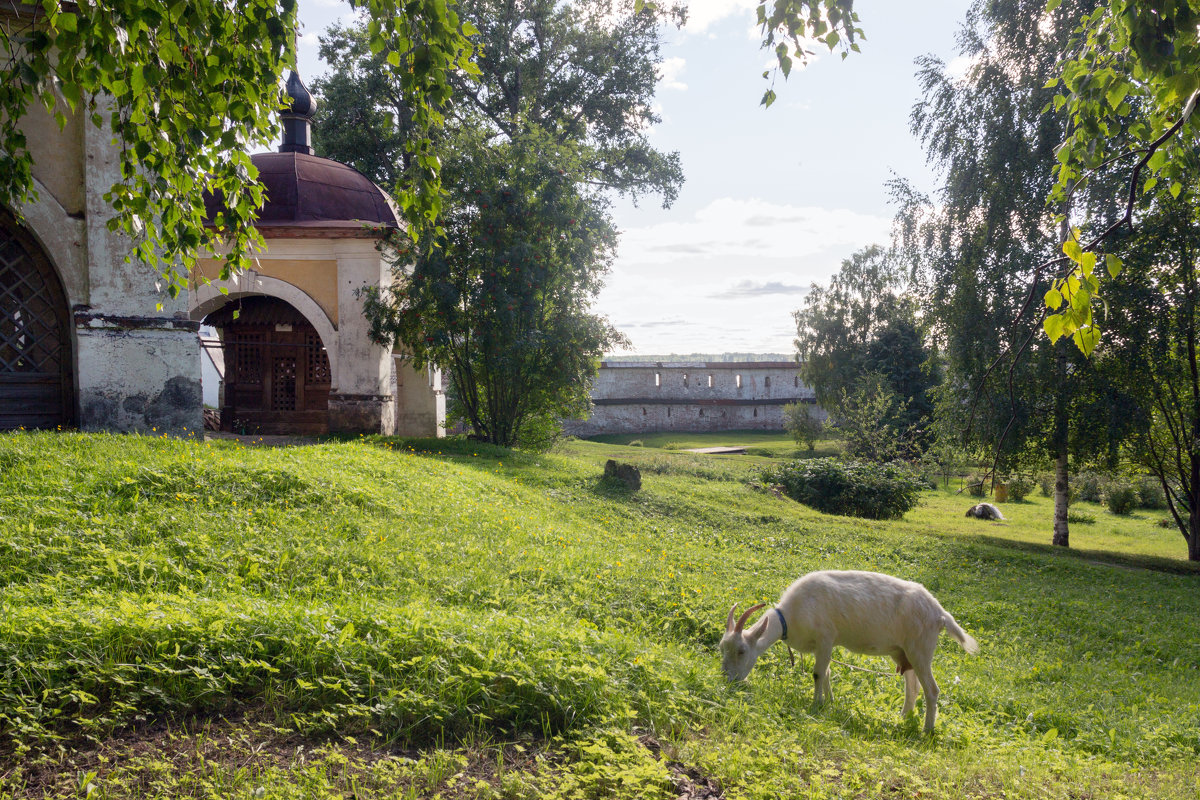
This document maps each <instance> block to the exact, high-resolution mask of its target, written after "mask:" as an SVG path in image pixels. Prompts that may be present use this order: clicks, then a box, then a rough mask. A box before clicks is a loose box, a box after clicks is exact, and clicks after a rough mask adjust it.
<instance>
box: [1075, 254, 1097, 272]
mask: <svg viewBox="0 0 1200 800" xmlns="http://www.w3.org/2000/svg"><path fill="white" fill-rule="evenodd" d="M1079 268H1080V269H1081V270H1082V271H1083V274H1084V275H1091V274H1092V271H1093V270H1095V269H1096V254H1095V253H1083V254H1082V255H1081V256H1080V257H1079Z"/></svg>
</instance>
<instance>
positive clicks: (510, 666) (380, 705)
mask: <svg viewBox="0 0 1200 800" xmlns="http://www.w3.org/2000/svg"><path fill="white" fill-rule="evenodd" d="M618 453H619V454H620V455H621V457H623V458H626V459H627V460H631V461H636V462H639V463H640V464H641V466H642V468H643V478H644V488H643V490H642V491H641V492H638V493H629V492H627V491H624V490H622V489H619V488H617V487H614V486H611V485H608V484H606V483H604V482H603V481H601V480H600V474H601V465H602V464H603V460H604V458H606V457H607V456H609V455H611V454H618ZM756 463H761V461H760V460H758V459H755V458H753V457H743V458H740V459H713V458H705V457H699V456H690V455H687V454H681V453H654V452H649V451H640V450H639V449H638V448H623V447H620V446H616V445H604V444H595V443H577V444H574V445H572V446H571V448H569V449H568V450H567V451H565V452H564V453H560V454H551V455H539V456H531V455H525V454H517V453H511V452H508V451H502V450H496V449H491V448H484V447H482V446H478V445H474V444H472V443H469V442H461V441H457V442H445V443H437V442H424V443H420V442H412V443H405V442H402V441H400V440H384V439H376V440H367V439H363V440H360V441H353V442H344V443H332V444H321V445H315V446H308V447H292V448H286V449H266V448H246V447H243V446H241V445H239V444H237V443H232V442H210V443H199V442H194V441H178V440H168V439H148V438H139V437H118V436H102V435H81V434H14V435H5V436H3V437H0V776H2V777H0V796H19V797H23V796H34V797H41V796H43V795H44V794H52V795H59V796H83V795H87V794H88V792H89V787H90V791H91V795H90V796H92V797H147V796H162V797H178V796H197V797H208V796H220V797H246V798H261V797H313V798H325V797H337V796H347V797H350V796H353V797H358V798H366V797H428V796H434V795H436V794H439V793H440V794H442V795H443V796H445V797H484V798H486V797H512V798H521V797H530V798H532V797H555V796H557V797H563V798H567V797H581V798H584V797H597V798H599V797H676V796H679V794H680V793H681V792H692V793H693V795H694V796H697V797H700V796H704V791H705V789H704V787H709V788H715V787H716V786H718V785H719V786H720V787H721V788H722V789H723V791H724V792H725V796H726V797H730V798H734V797H754V798H757V797H763V798H765V797H777V796H786V797H792V796H805V797H818V798H819V797H912V796H918V795H920V796H929V797H981V798H982V797H989V798H990V797H1063V798H1067V797H1105V798H1112V797H1121V796H1128V797H1146V796H1154V797H1180V798H1183V797H1188V798H1191V797H1194V796H1195V795H1196V792H1197V790H1200V772H1198V771H1197V767H1196V763H1197V760H1196V756H1197V754H1200V738H1198V737H1197V731H1198V730H1200V651H1197V641H1198V637H1197V634H1196V632H1197V629H1198V624H1197V617H1198V612H1200V575H1198V574H1197V573H1196V572H1195V571H1192V570H1189V569H1187V568H1186V565H1184V564H1181V563H1180V562H1177V561H1166V560H1164V559H1154V558H1148V557H1145V556H1141V555H1138V553H1149V554H1151V555H1154V554H1156V553H1158V547H1157V545H1153V546H1149V549H1146V548H1145V547H1143V546H1142V545H1141V544H1137V545H1133V546H1130V547H1127V548H1124V549H1125V550H1126V554H1125V555H1123V556H1121V557H1119V558H1113V557H1109V555H1107V554H1105V553H1103V552H1101V553H1097V552H1089V553H1087V554H1086V555H1084V556H1082V557H1081V556H1079V555H1076V554H1062V553H1053V552H1049V550H1048V548H1042V547H1038V546H1034V545H1031V544H1028V543H1026V542H1027V541H1028V540H1030V539H1032V538H1033V537H1032V536H1030V535H1029V533H1028V527H1029V525H1032V524H1033V523H1029V525H1026V526H1025V527H1021V526H1022V524H1024V523H1020V522H1017V523H1012V524H1011V525H1010V526H1008V527H1005V526H1003V525H991V524H989V523H982V522H977V521H964V520H963V519H962V518H961V517H960V515H961V513H962V510H963V509H964V508H965V504H966V501H964V500H963V499H962V498H955V497H953V496H951V495H945V494H938V493H932V492H931V493H929V495H928V497H927V498H926V502H925V504H924V505H923V506H922V507H921V508H919V509H917V510H915V511H913V512H910V514H909V515H908V517H907V518H906V519H905V520H902V521H899V522H867V521H860V520H852V519H846V518H837V517H827V516H824V515H821V514H818V513H816V512H813V511H810V510H808V509H805V508H803V507H801V506H798V505H796V504H794V503H791V502H790V501H785V500H780V499H778V498H776V497H775V496H773V495H772V494H770V493H769V492H764V491H759V490H756V489H754V488H753V487H752V486H750V485H749V484H748V482H747V478H748V477H750V476H751V474H752V472H753V470H754V468H755V464H756ZM1014 508H1018V510H1019V511H1021V510H1022V509H1021V507H1016V506H1014ZM1016 516H1020V514H1017V515H1016ZM1031 516H1032V515H1031ZM971 523H974V524H971ZM1097 527H1100V526H1097ZM1095 538H1096V541H1095V542H1093V543H1091V545H1089V546H1092V545H1094V547H1092V549H1093V550H1104V549H1105V548H1106V547H1107V545H1108V544H1109V542H1110V540H1111V539H1112V537H1111V536H1107V535H1097V536H1096V537H1095ZM822 568H841V569H873V570H878V571H883V572H889V573H892V574H896V575H899V576H901V577H905V578H909V579H912V580H917V581H920V582H922V583H924V584H925V585H926V586H928V587H929V588H930V589H931V590H932V591H933V592H934V594H935V595H936V596H937V597H938V598H939V599H940V600H941V602H942V604H943V605H944V606H945V607H946V608H947V609H948V610H949V611H950V612H951V613H953V614H954V615H955V617H956V618H957V619H958V620H959V622H960V623H961V624H962V625H963V627H965V628H966V629H967V630H968V631H970V632H971V633H972V634H973V635H974V636H975V637H976V638H977V639H978V640H979V641H980V643H981V645H982V648H983V651H982V653H981V654H980V655H979V656H977V657H971V656H968V655H966V654H965V653H963V651H962V650H961V649H959V648H958V647H957V646H956V645H955V644H954V643H953V642H952V641H951V640H949V639H948V638H944V639H943V641H942V644H941V646H940V647H939V651H938V655H937V657H936V658H935V661H934V671H935V674H936V675H937V677H938V680H939V682H940V684H941V687H942V698H941V703H940V705H941V716H940V717H939V719H938V731H937V734H936V736H935V737H933V738H926V737H924V736H923V735H922V734H921V733H920V724H919V721H918V720H917V719H916V718H913V719H909V720H901V719H900V717H899V708H900V705H901V701H902V696H903V690H902V684H901V681H900V679H899V678H898V677H896V676H895V675H890V674H886V673H887V670H888V668H889V666H890V662H886V661H884V660H883V659H871V658H867V657H860V656H855V655H852V654H848V653H844V652H842V653H840V654H837V653H835V658H838V659H839V660H841V661H842V662H844V664H835V665H834V691H835V695H836V698H837V700H836V702H835V704H834V705H833V706H832V707H829V708H826V709H824V710H822V711H820V712H818V713H817V714H815V715H813V714H810V713H809V702H810V700H811V692H812V689H811V683H812V682H811V678H810V677H809V676H808V674H807V670H808V669H811V663H812V662H811V657H798V658H797V664H796V666H795V667H793V666H791V664H790V663H789V659H788V653H787V651H786V650H784V649H779V648H776V649H774V650H772V651H769V652H768V653H767V654H766V655H765V656H764V657H763V658H762V659H761V661H760V662H759V665H758V666H757V667H756V669H755V671H754V672H753V673H752V674H751V677H750V680H749V681H748V682H747V683H746V684H742V685H734V686H729V685H726V684H725V683H724V681H723V680H722V679H721V677H720V672H719V668H718V659H717V656H716V652H715V648H716V644H717V641H718V640H719V638H720V634H721V632H722V627H723V623H724V618H725V613H726V612H727V611H728V609H729V606H730V605H731V604H733V603H735V602H736V603H740V604H742V605H746V604H749V603H751V602H767V603H770V602H772V601H773V600H774V599H775V598H777V597H778V595H779V593H780V592H781V591H782V589H783V588H784V587H785V586H786V585H787V583H788V582H790V581H791V580H792V579H794V578H795V577H797V576H798V575H800V574H802V573H804V572H806V571H809V570H813V569H822ZM806 664H807V665H808V667H807V668H806V667H805V665H806ZM96 792H100V794H96ZM81 793H82V794H81Z"/></svg>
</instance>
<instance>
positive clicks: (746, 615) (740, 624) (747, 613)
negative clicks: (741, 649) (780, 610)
mask: <svg viewBox="0 0 1200 800" xmlns="http://www.w3.org/2000/svg"><path fill="white" fill-rule="evenodd" d="M765 605H766V603H759V604H758V605H756V606H750V607H749V608H747V609H746V610H745V611H743V612H742V616H741V618H740V619H739V620H738V621H737V625H734V626H733V630H734V632H735V633H741V632H742V627H743V626H744V625H745V624H746V620H748V619H750V615H751V614H753V613H754V612H755V611H758V610H759V609H760V608H762V607H763V606H765ZM732 614H733V612H732V611H731V612H730V615H731V616H732Z"/></svg>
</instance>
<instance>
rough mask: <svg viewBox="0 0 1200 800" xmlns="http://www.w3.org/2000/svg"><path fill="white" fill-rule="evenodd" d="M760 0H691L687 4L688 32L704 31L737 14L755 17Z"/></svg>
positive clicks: (686, 27) (686, 28)
mask: <svg viewBox="0 0 1200 800" xmlns="http://www.w3.org/2000/svg"><path fill="white" fill-rule="evenodd" d="M757 7H758V0H691V1H690V2H689V3H688V4H687V8H688V21H687V25H686V26H685V28H684V30H685V31H687V32H688V33H704V32H705V31H707V30H708V29H709V27H710V26H712V25H714V24H716V23H718V22H720V21H721V20H723V19H726V18H727V17H732V16H735V15H740V16H746V15H749V18H750V19H753V18H754V9H756V8H757Z"/></svg>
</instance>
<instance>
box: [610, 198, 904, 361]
mask: <svg viewBox="0 0 1200 800" xmlns="http://www.w3.org/2000/svg"><path fill="white" fill-rule="evenodd" d="M890 230H891V220H890V218H888V217H882V216H873V215H870V214H861V213H857V212H853V211H848V210H845V209H825V208H818V207H814V206H798V205H789V204H781V203H770V202H767V201H765V200H758V199H748V200H738V199H733V198H724V199H721V200H716V201H714V202H712V203H710V204H709V205H707V206H705V207H704V208H701V209H700V210H698V211H696V212H695V213H693V214H691V215H690V216H686V217H685V216H682V215H680V218H678V219H674V220H672V221H671V222H664V223H659V224H656V225H647V226H641V227H628V228H626V230H625V232H624V233H623V235H622V241H621V248H620V251H619V254H618V257H617V260H616V263H615V265H614V267H613V270H612V273H611V274H610V275H609V277H608V280H607V285H606V287H605V289H604V291H603V292H602V293H601V295H600V298H599V302H598V304H597V308H598V310H599V311H600V312H601V313H603V314H606V315H607V316H608V317H609V318H610V319H611V320H612V321H613V323H614V324H615V325H616V326H617V327H618V328H620V329H621V330H622V331H624V332H625V333H626V334H627V335H628V336H629V337H630V339H631V340H632V341H633V344H634V347H635V348H636V351H637V352H639V353H671V352H676V353H695V352H711V353H721V352H726V351H738V352H763V353H788V352H791V348H792V338H793V337H794V336H795V328H794V323H793V321H792V312H793V311H794V310H795V309H797V308H799V307H800V306H801V305H802V304H803V298H804V294H805V293H806V292H807V291H808V288H809V287H810V286H811V284H812V283H813V282H819V283H825V282H828V280H829V277H830V276H831V275H832V274H833V273H834V272H835V271H836V270H837V268H838V266H839V265H840V263H841V260H842V259H844V258H846V257H847V256H849V255H850V253H852V252H853V251H855V250H857V249H858V248H860V247H862V246H864V245H868V244H870V243H872V242H882V241H887V239H888V236H889V234H890Z"/></svg>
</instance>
